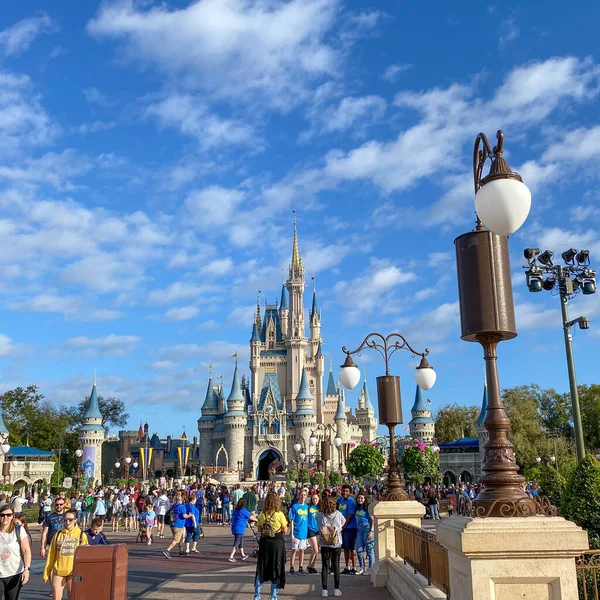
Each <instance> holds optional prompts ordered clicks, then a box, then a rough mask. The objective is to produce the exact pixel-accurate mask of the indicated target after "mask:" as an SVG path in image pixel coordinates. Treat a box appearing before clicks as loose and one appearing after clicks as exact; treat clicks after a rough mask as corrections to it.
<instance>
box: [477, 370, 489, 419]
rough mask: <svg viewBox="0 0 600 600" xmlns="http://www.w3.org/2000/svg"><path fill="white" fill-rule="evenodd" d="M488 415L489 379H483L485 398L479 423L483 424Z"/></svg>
mask: <svg viewBox="0 0 600 600" xmlns="http://www.w3.org/2000/svg"><path fill="white" fill-rule="evenodd" d="M486 415H487V381H486V380H485V379H484V380H483V400H482V401H481V412H480V413H479V417H478V418H477V422H476V424H477V425H483V422H484V421H485V417H486Z"/></svg>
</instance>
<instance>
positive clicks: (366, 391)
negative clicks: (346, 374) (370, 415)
mask: <svg viewBox="0 0 600 600" xmlns="http://www.w3.org/2000/svg"><path fill="white" fill-rule="evenodd" d="M363 395H364V397H365V408H373V405H372V404H371V398H370V396H369V389H368V388H367V378H366V377H365V382H364V383H363Z"/></svg>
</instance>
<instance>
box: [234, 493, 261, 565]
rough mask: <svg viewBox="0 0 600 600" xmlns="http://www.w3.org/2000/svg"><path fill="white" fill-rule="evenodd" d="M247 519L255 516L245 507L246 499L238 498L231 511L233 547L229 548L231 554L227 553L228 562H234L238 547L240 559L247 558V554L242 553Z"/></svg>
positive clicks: (251, 519)
mask: <svg viewBox="0 0 600 600" xmlns="http://www.w3.org/2000/svg"><path fill="white" fill-rule="evenodd" d="M248 521H252V522H254V521H256V517H253V516H252V515H251V514H250V513H249V512H248V509H247V508H246V500H245V499H244V498H240V499H239V500H238V503H237V504H236V505H235V509H234V511H233V519H232V520H231V533H232V534H233V548H232V549H231V554H230V555H229V562H235V551H236V549H238V550H239V551H240V556H241V557H242V560H246V559H247V558H248V555H247V554H244V548H243V543H244V533H246V527H247V525H248Z"/></svg>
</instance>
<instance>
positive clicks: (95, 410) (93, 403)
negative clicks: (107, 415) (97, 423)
mask: <svg viewBox="0 0 600 600" xmlns="http://www.w3.org/2000/svg"><path fill="white" fill-rule="evenodd" d="M83 419H84V421H85V420H86V419H102V413H101V412H100V406H99V405H98V393H97V392H96V378H94V384H93V385H92V393H91V394H90V399H89V402H88V406H87V409H86V411H85V415H83Z"/></svg>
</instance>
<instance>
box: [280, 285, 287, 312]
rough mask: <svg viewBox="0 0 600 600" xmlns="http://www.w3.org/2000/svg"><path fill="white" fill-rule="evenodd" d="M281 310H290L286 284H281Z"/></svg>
mask: <svg viewBox="0 0 600 600" xmlns="http://www.w3.org/2000/svg"><path fill="white" fill-rule="evenodd" d="M279 309H280V310H289V304H288V293H287V289H286V287H285V284H284V283H283V282H282V283H281V302H280V303H279Z"/></svg>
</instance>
